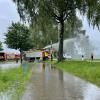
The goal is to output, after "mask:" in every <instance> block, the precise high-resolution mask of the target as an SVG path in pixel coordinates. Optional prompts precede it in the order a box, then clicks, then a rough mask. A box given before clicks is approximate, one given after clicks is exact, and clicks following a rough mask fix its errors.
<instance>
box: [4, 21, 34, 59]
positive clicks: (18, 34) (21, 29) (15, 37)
mask: <svg viewBox="0 0 100 100" xmlns="http://www.w3.org/2000/svg"><path fill="white" fill-rule="evenodd" d="M30 34H31V33H30V30H29V28H28V27H27V26H25V25H23V24H21V23H19V22H18V23H12V25H11V26H10V27H9V28H8V32H7V33H6V35H5V36H6V41H5V43H6V44H7V45H8V47H9V48H13V49H18V50H19V51H20V53H21V61H22V53H23V51H26V50H29V49H31V48H33V40H32V38H31V37H30Z"/></svg>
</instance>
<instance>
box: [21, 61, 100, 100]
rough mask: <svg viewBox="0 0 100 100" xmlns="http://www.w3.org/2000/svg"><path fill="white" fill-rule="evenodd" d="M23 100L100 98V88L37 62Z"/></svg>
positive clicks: (82, 99)
mask: <svg viewBox="0 0 100 100" xmlns="http://www.w3.org/2000/svg"><path fill="white" fill-rule="evenodd" d="M21 100H100V88H98V87H97V86H95V85H93V84H90V83H88V82H86V81H84V80H81V79H80V78H77V77H75V76H73V75H70V74H68V73H65V72H62V71H61V70H58V69H55V68H54V67H52V66H51V65H48V64H45V63H44V64H42V63H40V64H35V67H34V70H33V74H32V77H31V80H30V83H29V85H28V86H27V88H26V92H25V94H24V95H23V97H22V99H21Z"/></svg>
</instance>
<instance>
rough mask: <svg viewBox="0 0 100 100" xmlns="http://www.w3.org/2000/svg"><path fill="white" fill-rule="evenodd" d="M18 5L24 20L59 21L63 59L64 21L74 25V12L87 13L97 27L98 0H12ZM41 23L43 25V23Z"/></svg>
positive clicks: (98, 19)
mask: <svg viewBox="0 0 100 100" xmlns="http://www.w3.org/2000/svg"><path fill="white" fill-rule="evenodd" d="M13 1H14V2H15V3H16V4H17V7H18V12H19V15H20V17H21V19H23V20H24V21H25V20H27V19H28V22H30V23H31V24H33V22H40V23H41V20H42V22H44V23H45V24H46V23H47V19H50V20H52V21H55V22H57V23H60V34H59V56H58V58H59V59H58V60H59V61H61V60H63V39H64V22H65V21H67V22H70V23H71V25H72V26H73V27H74V26H75V25H74V23H75V20H76V12H77V11H79V12H80V13H81V14H82V15H87V18H88V21H89V23H91V24H92V25H93V26H95V25H97V26H98V27H99V23H100V1H99V0H94V1H93V0H30V1H29V0H13ZM41 25H43V26H44V24H43V23H41Z"/></svg>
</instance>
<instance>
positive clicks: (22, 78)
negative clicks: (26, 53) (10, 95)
mask: <svg viewBox="0 0 100 100" xmlns="http://www.w3.org/2000/svg"><path fill="white" fill-rule="evenodd" d="M32 66H33V63H28V64H27V69H24V68H23V66H20V67H19V68H12V69H7V70H0V92H5V91H7V90H8V89H9V87H13V88H15V89H16V93H15V94H16V96H17V97H18V98H19V97H20V95H21V94H22V93H23V91H24V89H25V85H26V83H27V81H28V80H29V78H30V74H31V69H32ZM24 70H27V71H26V73H25V71H24ZM16 96H14V97H16ZM17 97H16V98H17ZM13 100H15V99H13ZM16 100H17V99H16Z"/></svg>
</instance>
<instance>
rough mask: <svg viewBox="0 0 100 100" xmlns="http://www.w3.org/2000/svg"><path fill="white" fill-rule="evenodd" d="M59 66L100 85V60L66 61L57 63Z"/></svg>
mask: <svg viewBox="0 0 100 100" xmlns="http://www.w3.org/2000/svg"><path fill="white" fill-rule="evenodd" d="M56 66H58V67H57V68H60V69H62V70H63V71H66V72H69V73H71V74H73V75H75V76H78V77H80V78H82V79H85V80H87V81H90V82H92V83H94V84H96V85H98V86H100V70H99V69H100V67H99V66H100V62H91V61H90V62H87V61H65V62H60V63H57V64H56Z"/></svg>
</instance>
